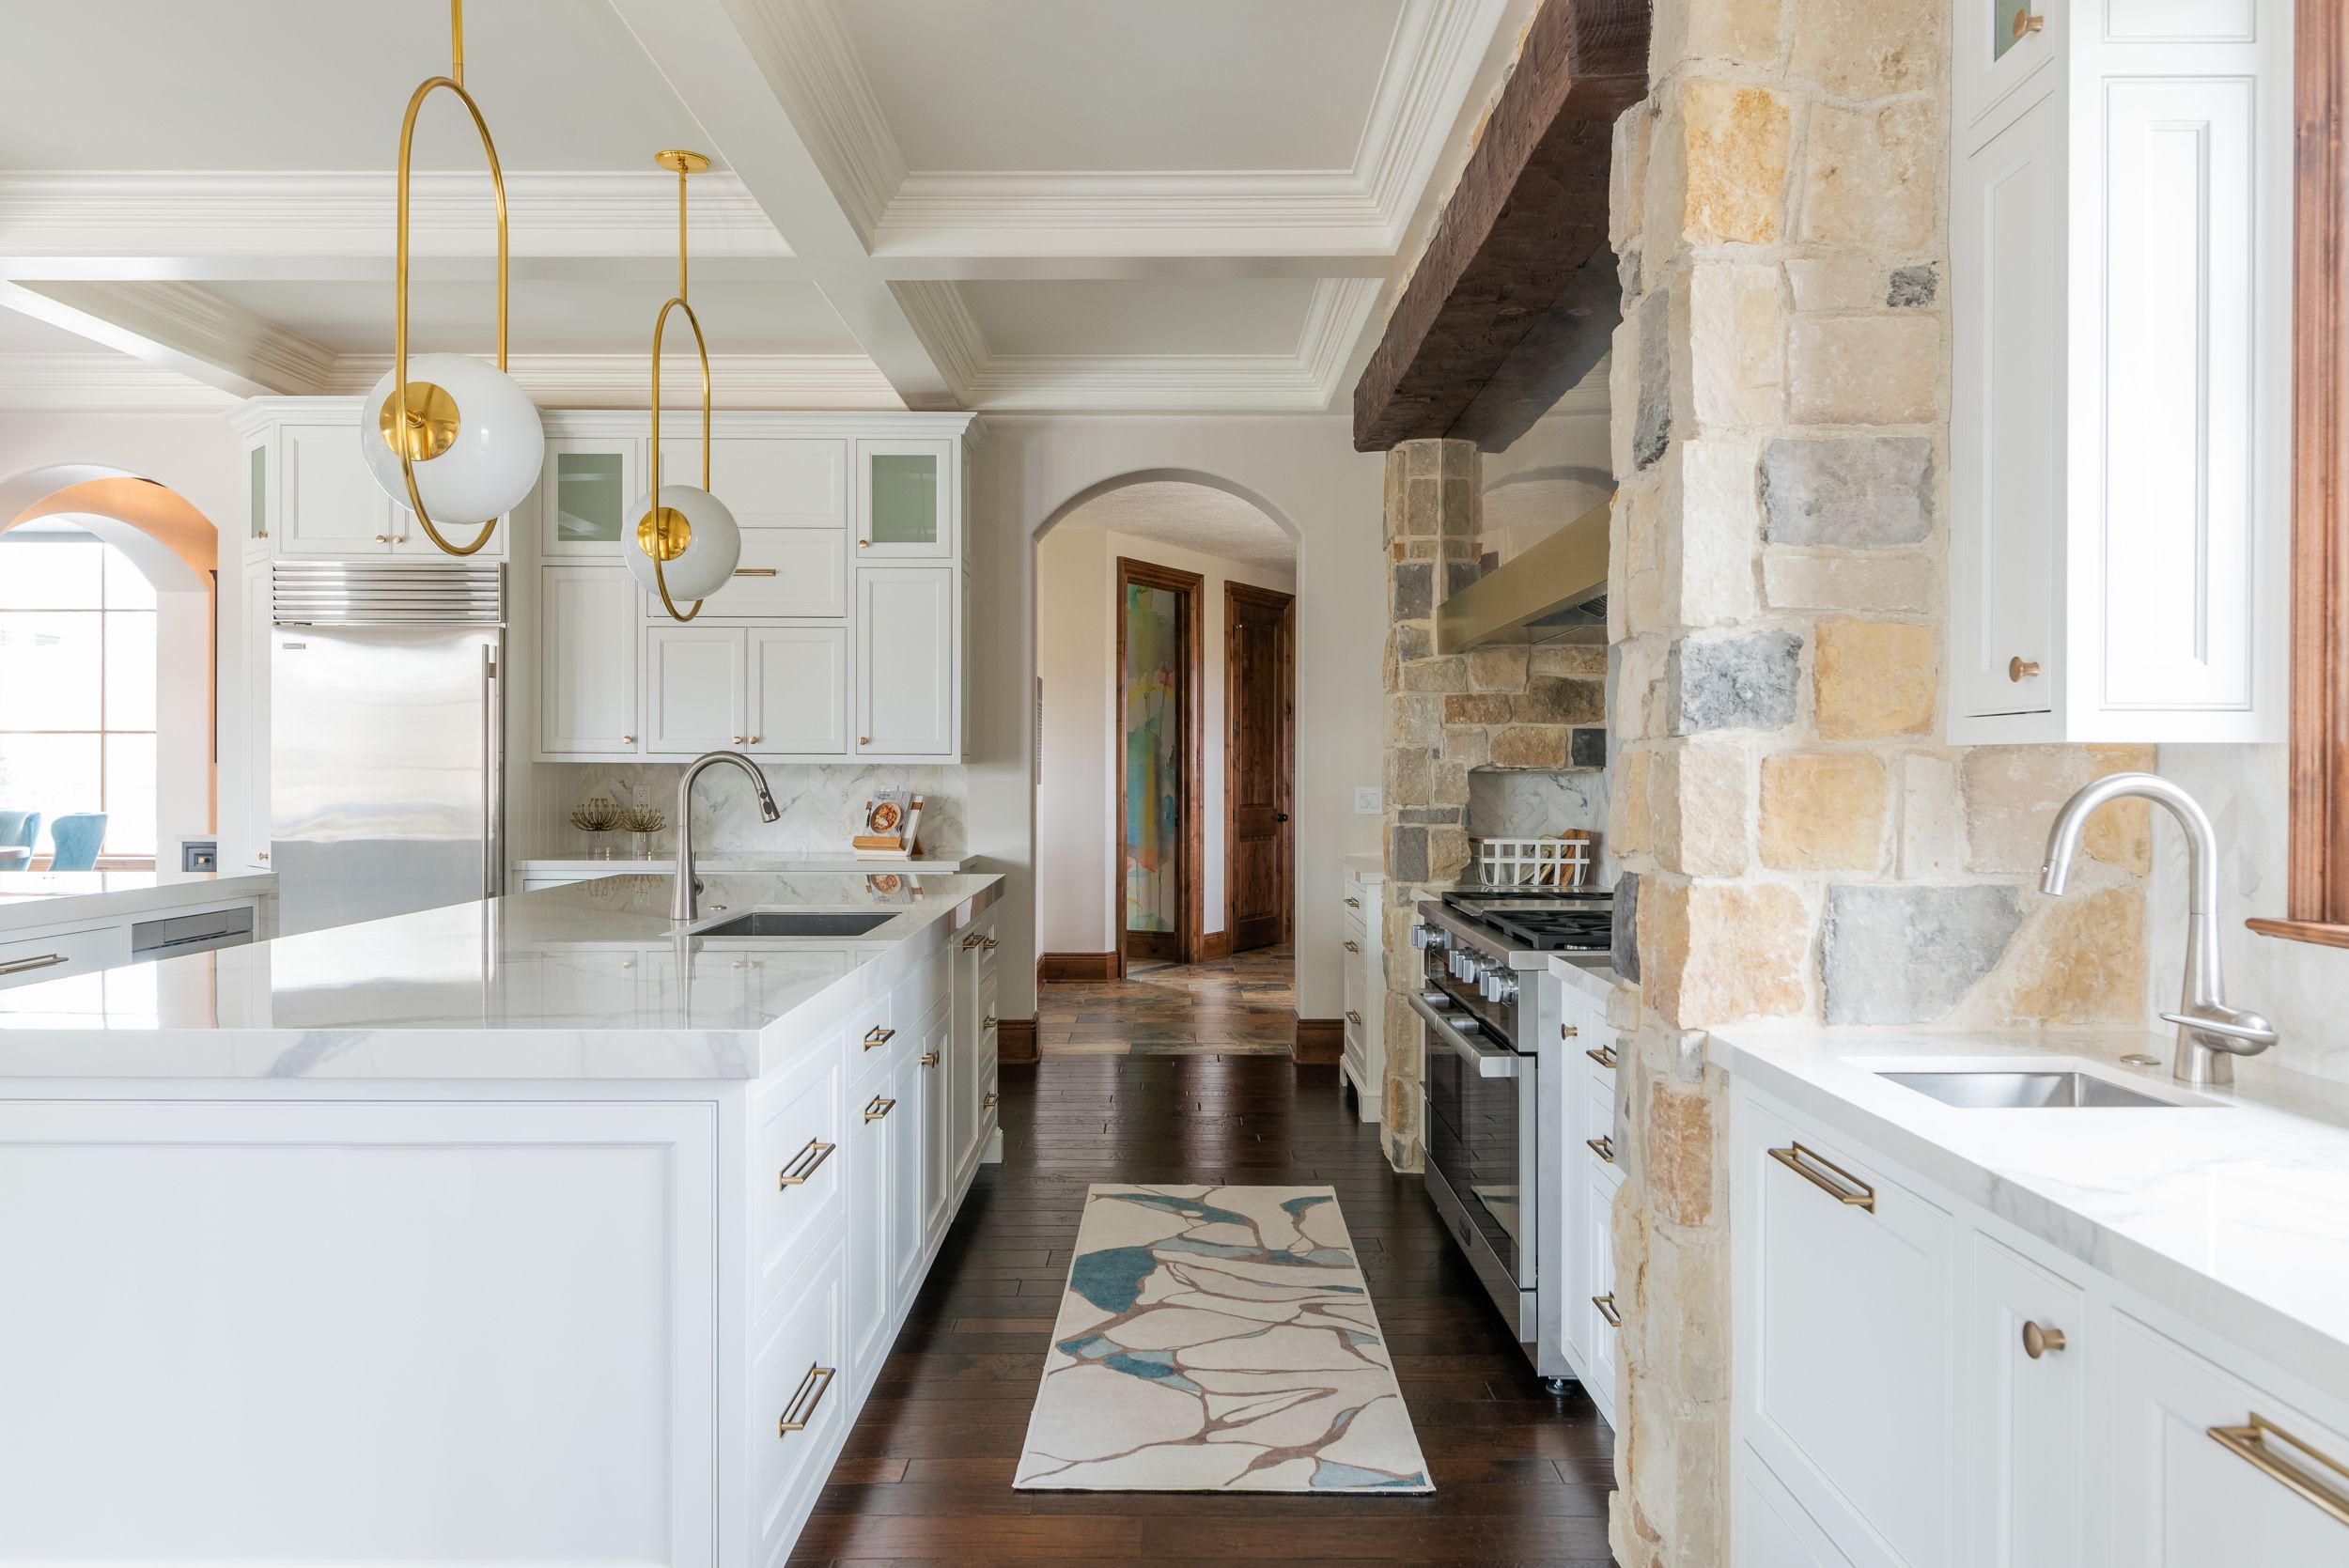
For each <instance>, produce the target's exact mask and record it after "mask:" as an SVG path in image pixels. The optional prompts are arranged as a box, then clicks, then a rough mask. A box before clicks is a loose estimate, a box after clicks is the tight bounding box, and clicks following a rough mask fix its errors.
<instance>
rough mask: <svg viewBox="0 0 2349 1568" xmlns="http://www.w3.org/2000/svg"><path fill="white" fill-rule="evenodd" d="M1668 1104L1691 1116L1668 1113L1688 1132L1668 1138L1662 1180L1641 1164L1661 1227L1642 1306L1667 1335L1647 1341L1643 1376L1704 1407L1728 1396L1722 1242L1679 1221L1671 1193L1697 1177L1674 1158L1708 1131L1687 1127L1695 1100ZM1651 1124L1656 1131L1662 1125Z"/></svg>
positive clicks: (1700, 1105)
mask: <svg viewBox="0 0 2349 1568" xmlns="http://www.w3.org/2000/svg"><path fill="white" fill-rule="evenodd" d="M1668 1093H1669V1092H1668V1091H1667V1090H1666V1089H1665V1088H1664V1086H1663V1085H1661V1084H1657V1085H1656V1086H1655V1087H1654V1094H1655V1096H1656V1097H1657V1098H1662V1097H1664V1096H1665V1095H1666V1094H1668ZM1670 1097H1671V1098H1672V1100H1674V1101H1685V1102H1688V1104H1689V1105H1691V1106H1693V1107H1695V1110H1694V1111H1693V1112H1690V1111H1680V1110H1678V1109H1677V1108H1675V1113H1676V1114H1679V1115H1681V1116H1682V1117H1683V1118H1684V1119H1685V1120H1687V1121H1688V1122H1689V1123H1690V1124H1691V1126H1689V1127H1688V1130H1687V1133H1686V1134H1685V1135H1680V1134H1677V1133H1676V1135H1675V1137H1674V1138H1673V1140H1672V1144H1671V1145H1670V1147H1671V1151H1672V1152H1671V1154H1670V1155H1669V1158H1670V1160H1671V1163H1670V1164H1669V1165H1668V1166H1667V1167H1666V1169H1667V1171H1668V1172H1670V1176H1669V1179H1667V1178H1665V1177H1661V1176H1658V1175H1657V1174H1656V1173H1655V1171H1654V1167H1655V1165H1656V1164H1657V1161H1656V1160H1655V1159H1654V1158H1653V1157H1651V1159H1650V1161H1649V1164H1650V1167H1651V1174H1650V1180H1649V1186H1648V1196H1649V1199H1650V1201H1651V1202H1652V1203H1654V1204H1655V1205H1656V1209H1657V1217H1658V1218H1660V1219H1663V1220H1664V1221H1665V1223H1663V1224H1661V1225H1654V1226H1651V1227H1650V1230H1649V1234H1648V1246H1647V1281H1646V1284H1647V1298H1646V1300H1645V1301H1644V1302H1643V1303H1642V1306H1643V1307H1644V1308H1645V1309H1646V1312H1647V1321H1648V1322H1649V1324H1650V1325H1652V1326H1656V1327H1662V1326H1666V1325H1669V1326H1670V1331H1669V1333H1665V1334H1657V1335H1651V1336H1650V1350H1649V1357H1648V1372H1649V1375H1650V1376H1653V1377H1657V1378H1659V1379H1661V1380H1663V1381H1665V1382H1667V1383H1669V1384H1671V1385H1672V1387H1674V1388H1676V1389H1679V1390H1680V1396H1681V1397H1682V1398H1683V1399H1688V1400H1695V1401H1702V1402H1707V1403H1709V1402H1712V1401H1716V1400H1726V1399H1727V1398H1728V1397H1729V1332H1730V1329H1729V1326H1730V1321H1731V1314H1730V1313H1729V1312H1727V1311H1726V1310H1725V1309H1726V1308H1727V1307H1728V1305H1729V1238H1728V1235H1727V1234H1726V1233H1725V1231H1724V1230H1723V1229H1722V1228H1721V1227H1719V1226H1711V1227H1708V1228H1706V1229H1703V1230H1698V1229H1693V1228H1691V1227H1695V1226H1699V1225H1703V1224H1704V1223H1705V1220H1704V1219H1703V1218H1700V1219H1687V1218H1684V1217H1683V1207H1684V1205H1683V1204H1682V1203H1680V1202H1679V1199H1680V1196H1681V1195H1680V1193H1679V1192H1678V1190H1677V1188H1678V1187H1679V1184H1680V1183H1681V1181H1683V1180H1684V1179H1691V1180H1692V1179H1694V1177H1695V1176H1697V1175H1698V1174H1699V1173H1700V1172H1699V1170H1698V1169H1697V1166H1698V1159H1697V1157H1696V1156H1695V1155H1694V1154H1693V1153H1688V1154H1683V1153H1681V1152H1680V1149H1679V1147H1678V1146H1679V1145H1681V1144H1684V1143H1687V1144H1692V1143H1693V1142H1694V1141H1695V1138H1696V1137H1697V1136H1699V1135H1700V1133H1701V1134H1702V1136H1703V1137H1704V1138H1705V1139H1706V1140H1707V1141H1708V1142H1709V1141H1710V1140H1711V1137H1712V1132H1711V1128H1710V1126H1704V1127H1703V1128H1701V1129H1700V1128H1699V1127H1697V1126H1694V1125H1693V1124H1694V1123H1695V1122H1696V1119H1697V1116H1698V1115H1699V1114H1702V1113H1705V1112H1707V1111H1708V1110H1709V1108H1708V1107H1707V1106H1706V1104H1705V1102H1704V1100H1703V1098H1702V1097H1700V1096H1699V1095H1696V1094H1670ZM1709 1119H1710V1118H1709V1115H1708V1116H1706V1120H1707V1121H1708V1122H1709ZM1654 1120H1655V1122H1656V1123H1657V1125H1659V1126H1660V1124H1661V1123H1662V1120H1663V1119H1662V1118H1661V1117H1660V1116H1657V1117H1656V1118H1654ZM1651 1152H1652V1154H1653V1149H1652V1151H1651ZM1709 1155H1710V1151H1709V1149H1708V1150H1707V1152H1706V1157H1705V1158H1704V1159H1703V1171H1702V1172H1701V1173H1702V1174H1703V1175H1704V1176H1705V1177H1706V1178H1707V1179H1708V1180H1709V1179H1710V1176H1711V1167H1712V1160H1711V1158H1710V1157H1709ZM1706 1196H1707V1197H1708V1198H1709V1197H1710V1194H1709V1193H1708V1194H1706ZM1712 1207H1713V1206H1712V1205H1711V1204H1710V1203H1707V1204H1706V1205H1705V1206H1704V1207H1703V1209H1701V1210H1699V1211H1697V1212H1699V1213H1700V1214H1701V1215H1703V1216H1705V1217H1708V1218H1709V1216H1710V1214H1711V1212H1712Z"/></svg>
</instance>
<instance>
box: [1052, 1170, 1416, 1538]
mask: <svg viewBox="0 0 2349 1568" xmlns="http://www.w3.org/2000/svg"><path fill="white" fill-rule="evenodd" d="M1014 1484H1015V1485H1016V1486H1019V1487H1021V1488H1024V1489H1029V1490H1044V1489H1056V1490H1082V1491H1149V1492H1161V1491H1162V1492H1221V1491H1240V1492H1343V1493H1363V1492H1385V1493H1423V1492H1431V1491H1433V1490H1435V1487H1434V1486H1433V1484H1432V1483H1430V1482H1429V1481H1428V1479H1427V1462H1426V1460H1425V1458H1424V1457H1423V1455H1422V1454H1421V1452H1420V1447H1419V1436H1418V1434H1417V1433H1416V1432H1415V1431H1413V1430H1412V1427H1411V1418H1410V1415H1409V1413H1408V1411H1407V1410H1405V1408H1404V1405H1403V1396H1402V1391H1401V1390H1400V1389H1398V1388H1397V1387H1396V1385H1395V1380H1394V1367H1393V1363H1392V1360H1391V1359H1390V1358H1389V1356H1388V1353H1387V1347H1386V1339H1385V1336H1384V1334H1382V1333H1381V1332H1380V1330H1379V1327H1378V1318H1377V1312H1376V1311H1375V1310H1374V1309H1373V1307H1372V1305H1371V1301H1370V1292H1369V1288H1368V1286H1367V1285H1366V1284H1365V1282H1364V1281H1363V1279H1362V1271H1361V1264H1360V1263H1359V1262H1358V1261H1357V1259H1356V1257H1355V1253H1354V1246H1353V1241H1352V1238H1351V1237H1349V1236H1348V1235H1347V1234H1346V1219H1345V1216H1344V1214H1343V1213H1342V1212H1341V1210H1340V1207H1339V1204H1338V1199H1337V1194H1336V1193H1335V1192H1334V1191H1332V1190H1331V1189H1330V1188H1326V1187H1320V1188H1298V1187H1122V1186H1121V1187H1113V1186H1097V1187H1094V1188H1089V1189H1088V1190H1087V1192H1086V1194H1085V1212H1084V1219H1083V1221H1082V1222H1081V1224H1080V1225H1079V1227H1078V1231H1077V1244H1076V1257H1075V1261H1074V1262H1073V1263H1071V1264H1070V1265H1069V1270H1068V1288H1067V1291H1066V1294H1065V1295H1064V1296H1062V1298H1061V1308H1060V1314H1059V1318H1058V1320H1057V1322H1056V1324H1055V1326H1054V1328H1053V1333H1052V1348H1051V1352H1050V1355H1049V1356H1048V1357H1047V1358H1046V1361H1045V1368H1044V1380H1043V1384H1042V1386H1041V1388H1039V1389H1038V1390H1037V1393H1036V1402H1035V1408H1034V1411H1033V1412H1032V1413H1031V1414H1030V1416H1029V1419H1028V1439H1027V1443H1026V1446H1025V1451H1024V1452H1022V1454H1021V1456H1020V1460H1019V1472H1018V1476H1017V1479H1016V1480H1015V1482H1014Z"/></svg>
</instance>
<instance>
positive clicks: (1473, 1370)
mask: <svg viewBox="0 0 2349 1568" xmlns="http://www.w3.org/2000/svg"><path fill="white" fill-rule="evenodd" d="M1001 1088H1002V1091H1003V1127H1004V1159H1003V1164H1002V1165H1000V1166H992V1167H988V1168H987V1169H985V1170H983V1171H982V1172H981V1173H980V1175H979V1177H978V1180H977V1183H976V1184H975V1185H974V1186H973V1188H972V1192H971V1196H970V1199H969V1201H968V1203H966V1204H965V1205H964V1207H963V1211H962V1214H961V1216H960V1218H959V1219H957V1221H956V1224H955V1228H954V1231H953V1233H952V1234H950V1235H949V1236H948V1238H947V1240H946V1243H945V1246H944V1249H943V1250H942V1251H941V1254H940V1256H939V1258H938V1261H937V1263H936V1264H935V1265H933V1267H932V1268H931V1271H930V1276H929V1281H928V1283H927V1284H926V1287H925V1288H924V1290H923V1293H922V1296H921V1298H920V1299H919V1300H918V1301H917V1302H916V1303H915V1305H914V1309H913V1312H912V1314H911V1316H910V1318H909V1319H908V1320H907V1323H906V1327H905V1330H904V1332H903V1333H902V1334H900V1335H899V1336H898V1339H897V1343H896V1345H895V1347H894V1350H893V1352H892V1353H891V1356H890V1358H889V1361H888V1363H887V1364H886V1365H885V1366H884V1367H883V1368H882V1370H881V1374H880V1381H879V1385H878V1386H877V1387H876V1388H875V1389H874V1392H873V1396H872V1398H871V1400H870V1401H869V1402H868V1403H867V1404H866V1405H865V1407H864V1410H863V1414H862V1416H861V1417H860V1418H859V1420H858V1421H857V1424H856V1427H855V1429H854V1431H853V1432H851V1433H850V1435H849V1437H848V1448H847V1451H846V1452H845V1453H844V1454H843V1456H842V1458H841V1461H840V1463H839V1465H838V1466H837V1467H835V1468H834V1469H833V1471H832V1479H831V1482H830V1483H829V1484H828V1485H827V1486H826V1487H825V1489H824V1492H823V1495H822V1497H821V1498H820V1500H819V1501H818V1502H817V1512H816V1516H815V1517H814V1518H813V1519H811V1520H810V1521H809V1522H808V1527H807V1529H806V1531H805V1532H804V1533H803V1534H802V1535H801V1539H800V1543H799V1545H798V1547H797V1549H796V1550H795V1552H794V1555H793V1556H792V1558H791V1561H792V1562H793V1563H798V1564H814V1563H827V1562H837V1563H842V1564H848V1563H855V1564H860V1565H869V1564H873V1563H895V1564H905V1565H911V1564H916V1563H938V1564H946V1563H953V1564H957V1568H981V1565H986V1564H1011V1563H1032V1562H1087V1563H1119V1562H1146V1563H1153V1564H1176V1563H1268V1562H1278V1563H1283V1564H1285V1565H1287V1568H1336V1565H1339V1564H1347V1563H1361V1564H1371V1563H1377V1564H1385V1565H1392V1564H1395V1563H1404V1562H1408V1563H1443V1564H1469V1563H1475V1564H1480V1565H1483V1568H1503V1565H1508V1564H1526V1565H1532V1564H1560V1565H1564V1564H1573V1565H1577V1568H1580V1565H1595V1564H1601V1563H1606V1562H1608V1561H1610V1559H1609V1556H1608V1551H1607V1493H1608V1489H1609V1487H1610V1485H1611V1484H1612V1474H1613V1462H1612V1458H1611V1455H1612V1452H1613V1448H1614V1436H1613V1434H1612V1433H1610V1431H1609V1430H1608V1428H1607V1426H1606V1425H1605V1423H1604V1422H1602V1421H1600V1420H1599V1418H1598V1415H1597V1412H1596V1411H1595V1409H1594V1408H1593V1406H1592V1405H1591V1402H1590V1401H1589V1399H1588V1398H1586V1397H1585V1396H1584V1395H1583V1394H1582V1392H1581V1390H1580V1389H1579V1388H1577V1389H1573V1390H1572V1391H1571V1392H1569V1393H1568V1394H1566V1395H1565V1396H1563V1397H1552V1396H1550V1395H1548V1394H1545V1393H1544V1392H1543V1391H1542V1389H1541V1386H1540V1384H1539V1383H1538V1382H1536V1381H1535V1379H1534V1377H1533V1374H1532V1369H1531V1368H1530V1367H1529V1366H1528V1365H1527V1363H1526V1361H1525V1358H1524V1357H1523V1355H1522V1354H1521V1353H1520V1352H1519V1351H1518V1349H1517V1346H1516V1344H1515V1343H1512V1342H1511V1340H1510V1338H1509V1336H1508V1333H1507V1331H1506V1330H1505V1329H1503V1328H1502V1327H1501V1320H1500V1318H1499V1316H1498V1314H1497V1313H1495V1312H1494V1311H1493V1308H1492V1305H1491V1303H1490V1302H1489V1301H1488V1300H1487V1299H1486V1297H1485V1296H1484V1294H1483V1292H1482V1291H1481V1290H1480V1289H1479V1288H1478V1286H1477V1283H1476V1281H1475V1280H1474V1278H1473V1277H1472V1276H1471V1275H1470V1273H1469V1270H1468V1266H1467V1265H1466V1264H1465V1263H1464V1262H1463V1261H1462V1260H1461V1259H1460V1257H1459V1256H1458V1254H1457V1253H1456V1252H1455V1250H1454V1249H1453V1247H1452V1244H1451V1243H1450V1241H1449V1240H1448V1239H1447V1238H1446V1237H1445V1235H1444V1234H1443V1232H1442V1231H1441V1230H1440V1229H1439V1222H1438V1219H1437V1218H1436V1215H1435V1212H1434V1210H1433V1209H1431V1208H1430V1207H1429V1206H1428V1203H1427V1199H1426V1197H1425V1195H1424V1194H1423V1192H1422V1190H1421V1188H1420V1183H1419V1178H1418V1177H1416V1176H1397V1175H1395V1174H1393V1173H1392V1172H1390V1171H1389V1170H1388V1169H1387V1165H1386V1161H1385V1160H1384V1159H1383V1158H1382V1157H1380V1155H1379V1153H1378V1141H1377V1129H1375V1128H1373V1127H1369V1126H1364V1125H1363V1124H1362V1123H1361V1122H1360V1121H1359V1120H1357V1119H1356V1115H1355V1108H1354V1105H1353V1103H1352V1101H1351V1099H1350V1098H1346V1099H1341V1096H1340V1093H1339V1090H1338V1087H1337V1070H1336V1069H1335V1068H1334V1067H1297V1066H1293V1065H1291V1064H1290V1063H1287V1062H1285V1061H1281V1060H1276V1059H1271V1058H1267V1057H1261V1056H1256V1057H1248V1056H1102V1057H1069V1056H1060V1057H1053V1056H1048V1057H1047V1058H1046V1059H1045V1060H1044V1061H1043V1063H1041V1064H1039V1065H1036V1066H1029V1067H1006V1068H1004V1069H1003V1075H1002V1082H1001ZM1097 1181H1118V1182H1169V1183H1173V1182H1210V1183H1267V1184H1283V1183H1285V1184H1308V1183H1324V1182H1326V1183H1329V1184H1330V1185H1331V1186H1333V1187H1335V1188H1337V1191H1338V1198H1339V1202H1340V1203H1341V1204H1342V1205H1343V1206H1344V1208H1345V1211H1346V1224H1347V1226H1348V1228H1349V1229H1350V1230H1351V1232H1352V1234H1353V1237H1354V1244H1355V1246H1356V1248H1357V1250H1359V1251H1360V1253H1361V1262H1362V1267H1363V1271H1364V1273H1365V1274H1366V1275H1367V1276H1368V1279H1369V1281H1370V1288H1371V1294H1372V1298H1373V1300H1374V1301H1375V1303H1376V1304H1377V1309H1378V1316H1379V1320H1380V1323H1381V1325H1382V1326H1383V1327H1384V1328H1385V1329H1386V1333H1387V1339H1388V1343H1389V1345H1390V1347H1391V1348H1392V1353H1393V1357H1394V1365H1395V1371H1396V1374H1397V1376H1398V1378H1399V1380H1400V1382H1401V1384H1402V1389H1403V1396H1404V1400H1405V1402H1406V1403H1407V1404H1408V1405H1409V1407H1410V1412H1411V1419H1412V1421H1413V1422H1414V1423H1415V1424H1416V1425H1417V1426H1418V1428H1419V1436H1420V1442H1421V1445H1422V1446H1423V1449H1424V1451H1425V1452H1426V1455H1427V1462H1428V1468H1429V1471H1430V1472H1431V1474H1432V1476H1433V1479H1434V1481H1435V1483H1436V1486H1437V1491H1436V1492H1435V1493H1434V1495H1432V1496H1428V1497H1417V1498H1412V1497H1396V1498H1317V1497H1312V1496H1299V1495H1294V1494H1292V1495H1283V1496H1268V1497H1214V1496H1206V1497H1202V1496H1192V1495H1182V1494H1175V1493H1148V1492H1106V1493H1031V1492H1015V1491H1013V1490H1012V1489H1011V1479H1012V1468H1013V1466H1014V1464H1015V1462H1016V1461H1017V1460H1018V1458H1019V1451H1020V1442H1021V1439H1022V1437H1023V1436H1025V1434H1026V1430H1027V1422H1028V1408H1029V1405H1030V1403H1031V1401H1032V1400H1033V1399H1034V1394H1035V1389H1036V1382H1037V1379H1038V1378H1039V1377H1040V1376H1041V1375H1042V1373H1043V1366H1044V1354H1045V1351H1046V1348H1047V1342H1048V1340H1049V1339H1050V1333H1051V1327H1052V1318H1053V1313H1054V1311H1055V1309H1056V1307H1057V1305H1058V1302H1059V1299H1060V1296H1061V1293H1062V1290H1063V1287H1064V1285H1065V1283H1066V1277H1067V1272H1068V1262H1069V1248H1070V1244H1071V1242H1072V1241H1073V1240H1074V1238H1075V1235H1076V1230H1077V1220H1078V1216H1079V1212H1080V1209H1081V1205H1082V1203H1083V1199H1084V1190H1085V1187H1086V1185H1087V1184H1088V1183H1091V1182H1097Z"/></svg>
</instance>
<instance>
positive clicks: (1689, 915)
mask: <svg viewBox="0 0 2349 1568" xmlns="http://www.w3.org/2000/svg"><path fill="white" fill-rule="evenodd" d="M1639 903H1640V907H1639V910H1638V921H1639V941H1640V965H1641V971H1642V973H1643V975H1644V979H1643V980H1642V982H1641V991H1642V993H1643V995H1644V996H1645V997H1646V999H1647V1004H1648V1005H1649V1006H1650V1007H1652V1008H1654V1009H1655V1011H1656V1014H1657V1017H1658V1018H1659V1019H1660V1020H1661V1021H1662V1022H1663V1023H1665V1024H1666V1025H1668V1026H1670V1027H1672V1028H1674V1029H1701V1028H1704V1027H1707V1026H1710V1025H1715V1024H1723V1023H1730V1022H1734V1021H1735V1020H1736V1019H1739V1018H1751V1017H1796V1016H1797V1015H1799V1014H1800V1013H1801V1012H1802V1010H1803V1005H1804V1001H1805V1000H1806V997H1805V990H1804V977H1803V970H1804V960H1805V958H1806V957H1807V956H1808V955H1809V953H1810V948H1811V911H1810V909H1809V908H1807V907H1806V906H1805V905H1804V903H1803V900H1802V895H1801V893H1798V892H1797V890H1796V889H1794V888H1791V887H1788V886H1786V885H1785V884H1783V883H1779V882H1759V883H1721V882H1694V883H1688V882H1679V881H1670V882H1667V881H1659V880H1657V879H1656V878H1653V877H1643V878H1641V892H1640V901H1639Z"/></svg>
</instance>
